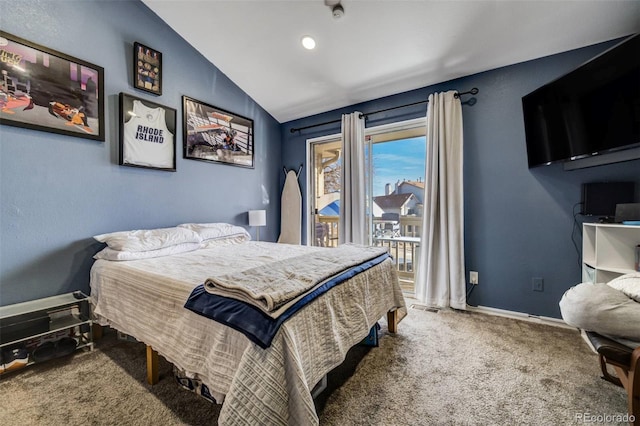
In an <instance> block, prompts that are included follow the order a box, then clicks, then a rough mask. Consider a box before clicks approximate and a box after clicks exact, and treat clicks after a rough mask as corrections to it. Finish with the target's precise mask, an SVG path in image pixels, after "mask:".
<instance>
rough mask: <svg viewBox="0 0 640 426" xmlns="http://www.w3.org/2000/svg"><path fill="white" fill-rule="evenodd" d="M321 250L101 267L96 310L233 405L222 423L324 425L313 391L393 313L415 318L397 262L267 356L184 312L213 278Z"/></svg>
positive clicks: (330, 302) (230, 253)
mask: <svg viewBox="0 0 640 426" xmlns="http://www.w3.org/2000/svg"><path fill="white" fill-rule="evenodd" d="M314 250H316V251H319V250H331V249H327V248H320V247H307V246H294V245H289V244H274V243H265V242H245V243H242V244H237V245H222V246H218V247H214V248H208V249H201V250H197V251H193V252H188V253H182V254H177V255H172V256H167V257H159V258H152V259H144V260H136V261H129V262H112V261H107V260H97V261H96V262H95V264H94V266H93V267H92V270H91V298H92V300H93V302H94V306H95V308H94V312H95V314H96V315H97V316H98V318H99V320H100V321H101V322H102V323H103V324H109V325H111V326H113V327H114V328H116V329H118V330H120V331H122V332H124V333H126V334H129V335H131V336H133V337H135V338H136V339H138V340H140V341H142V342H144V343H146V344H147V345H150V346H152V347H153V348H154V349H155V350H157V351H158V352H159V353H160V354H161V355H162V356H164V357H165V358H166V359H167V360H168V361H170V362H172V363H173V364H175V365H176V366H177V367H179V368H180V369H183V370H186V371H188V372H191V373H192V374H193V376H194V377H196V378H198V379H200V380H202V381H203V382H204V383H206V384H207V386H208V387H209V389H210V391H211V394H212V396H213V397H214V398H216V400H217V401H218V402H221V401H223V400H224V404H223V406H222V410H221V412H220V417H219V424H220V425H227V424H230V425H235V424H246V425H253V424H258V423H260V424H304V425H307V424H310V425H314V424H318V418H317V416H316V413H315V408H314V405H313V400H312V398H311V394H310V389H311V388H313V386H314V385H315V384H316V383H317V382H318V381H319V380H320V379H321V378H322V377H323V376H324V375H325V374H326V373H327V372H328V371H329V370H331V369H332V368H334V367H335V366H337V365H339V364H340V363H341V362H342V361H343V360H344V357H345V355H346V352H347V351H348V350H349V348H351V346H353V345H354V344H356V343H357V342H359V341H360V340H361V339H362V338H364V337H365V336H366V335H367V334H368V332H369V329H370V328H371V327H372V326H373V324H374V323H375V322H376V321H377V320H378V319H380V317H382V316H383V315H384V314H385V313H386V312H387V311H388V310H390V309H393V308H401V316H402V315H403V314H404V313H405V312H406V310H405V304H404V299H403V296H402V292H401V290H400V287H399V284H398V280H397V274H396V271H395V267H394V265H393V262H392V261H391V260H389V259H388V260H386V261H384V262H383V263H381V264H379V265H376V266H374V267H373V268H371V269H369V270H368V271H365V272H363V273H361V274H359V275H357V276H356V277H354V278H352V279H351V280H349V281H348V282H346V283H344V284H342V285H340V286H337V287H335V288H333V289H332V290H331V291H329V292H328V293H327V294H325V295H324V296H322V297H320V298H318V299H316V300H314V301H313V302H311V303H310V304H309V305H308V306H307V307H305V308H304V309H303V310H301V311H300V312H298V313H297V314H296V315H295V316H293V317H292V318H291V319H289V320H288V321H287V322H285V323H284V324H283V326H282V327H281V328H280V330H279V331H278V333H277V334H276V336H275V338H274V340H273V342H272V345H271V346H270V347H269V348H267V349H261V348H260V347H259V346H257V345H256V344H254V343H251V342H250V341H249V340H248V339H247V338H246V337H245V336H244V335H242V334H241V333H239V332H237V331H235V330H233V329H231V328H229V327H226V326H224V325H221V324H219V323H217V322H215V321H212V320H210V319H207V318H205V317H203V316H200V315H198V314H195V313H193V312H191V311H189V310H187V309H185V308H184V307H183V305H184V303H185V301H186V299H187V298H188V296H189V294H190V293H191V291H192V290H193V288H194V287H196V286H197V285H199V284H202V283H203V282H204V281H205V280H206V279H207V278H209V277H212V276H216V275H224V274H228V273H231V272H232V271H236V272H237V271H240V270H244V269H249V268H253V267H256V266H258V265H262V264H266V263H268V262H272V261H278V260H282V259H285V258H289V257H294V256H299V255H300V254H302V253H306V252H311V251H314Z"/></svg>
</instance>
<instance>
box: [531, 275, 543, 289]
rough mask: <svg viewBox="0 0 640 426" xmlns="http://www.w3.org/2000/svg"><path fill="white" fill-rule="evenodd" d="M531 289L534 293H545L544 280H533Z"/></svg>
mask: <svg viewBox="0 0 640 426" xmlns="http://www.w3.org/2000/svg"><path fill="white" fill-rule="evenodd" d="M531 289H532V290H533V291H544V278H536V277H534V278H531Z"/></svg>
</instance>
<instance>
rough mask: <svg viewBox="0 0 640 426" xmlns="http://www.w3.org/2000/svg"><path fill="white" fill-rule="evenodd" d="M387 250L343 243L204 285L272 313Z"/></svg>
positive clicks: (278, 311) (209, 290)
mask: <svg viewBox="0 0 640 426" xmlns="http://www.w3.org/2000/svg"><path fill="white" fill-rule="evenodd" d="M386 252H387V249H386V248H383V247H370V246H362V245H357V244H343V245H340V246H338V247H336V248H327V249H326V250H322V251H318V252H315V253H309V254H304V255H301V256H296V257H292V258H289V259H286V260H282V261H278V262H274V263H271V264H269V265H265V266H258V267H255V268H250V269H246V270H244V271H240V272H237V273H231V274H227V275H221V276H217V277H213V278H209V279H207V280H206V281H205V285H204V288H205V290H206V291H207V292H209V293H212V294H216V295H218V296H224V297H230V298H234V299H238V300H242V301H244V302H246V303H250V304H252V305H254V306H257V307H258V308H260V309H261V310H262V311H264V312H265V313H267V314H269V315H271V316H272V317H276V316H278V314H279V313H281V312H282V311H283V310H284V309H285V308H286V307H288V306H290V305H291V304H292V303H293V302H295V301H296V300H298V299H299V298H300V297H302V296H303V295H304V294H306V293H307V292H309V291H310V290H312V289H313V288H315V287H317V286H318V285H320V284H322V283H323V282H324V281H325V280H327V279H329V278H330V277H332V276H333V275H335V274H337V273H339V272H342V271H344V270H346V269H348V268H350V267H352V266H356V265H359V264H361V263H363V262H366V261H368V260H371V259H374V258H376V257H378V256H380V255H382V254H385V253H386Z"/></svg>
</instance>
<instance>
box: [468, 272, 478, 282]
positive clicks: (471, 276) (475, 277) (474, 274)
mask: <svg viewBox="0 0 640 426" xmlns="http://www.w3.org/2000/svg"><path fill="white" fill-rule="evenodd" d="M469 282H470V283H471V284H478V272H477V271H469Z"/></svg>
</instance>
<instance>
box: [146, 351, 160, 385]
mask: <svg viewBox="0 0 640 426" xmlns="http://www.w3.org/2000/svg"><path fill="white" fill-rule="evenodd" d="M158 377H159V374H158V352H156V351H154V350H153V348H152V347H151V346H148V345H147V383H149V384H150V385H155V384H156V383H158V380H159V378H158Z"/></svg>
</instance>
